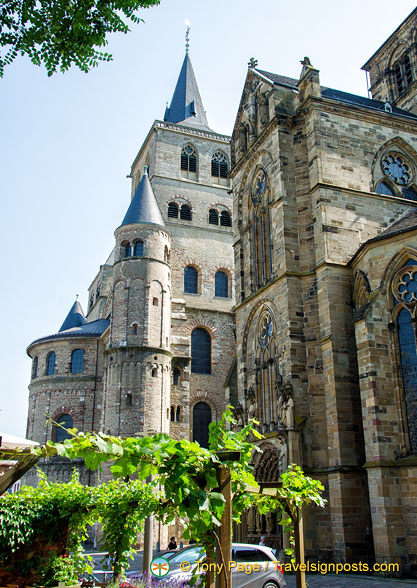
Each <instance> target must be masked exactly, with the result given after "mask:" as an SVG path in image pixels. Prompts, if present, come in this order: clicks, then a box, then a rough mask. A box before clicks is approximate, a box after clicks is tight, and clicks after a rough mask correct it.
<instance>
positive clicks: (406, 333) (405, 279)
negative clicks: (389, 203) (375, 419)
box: [392, 259, 417, 452]
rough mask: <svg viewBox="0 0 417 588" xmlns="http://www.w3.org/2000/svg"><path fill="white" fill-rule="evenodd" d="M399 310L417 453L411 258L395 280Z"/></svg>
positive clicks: (416, 278)
mask: <svg viewBox="0 0 417 588" xmlns="http://www.w3.org/2000/svg"><path fill="white" fill-rule="evenodd" d="M392 293H393V295H394V298H395V306H396V307H400V310H399V311H398V313H397V320H396V322H397V335H398V347H399V352H400V364H401V377H402V384H403V393H404V404H405V410H406V420H407V428H408V435H409V441H410V448H411V451H413V452H417V341H416V316H417V261H416V260H415V259H409V260H408V261H407V262H406V263H405V264H404V266H403V267H402V268H401V269H400V270H399V271H398V272H397V273H396V274H395V276H394V278H393V280H392Z"/></svg>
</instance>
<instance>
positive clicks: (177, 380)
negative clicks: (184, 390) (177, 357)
mask: <svg viewBox="0 0 417 588" xmlns="http://www.w3.org/2000/svg"><path fill="white" fill-rule="evenodd" d="M180 377H181V371H180V369H179V368H177V367H176V368H174V371H173V375H172V378H173V384H174V386H178V384H179V383H180Z"/></svg>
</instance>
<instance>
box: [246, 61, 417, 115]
mask: <svg viewBox="0 0 417 588" xmlns="http://www.w3.org/2000/svg"><path fill="white" fill-rule="evenodd" d="M254 71H257V72H259V73H260V74H262V75H263V76H265V77H267V78H268V79H269V80H271V82H273V83H274V84H277V85H279V86H285V87H287V88H291V89H293V90H297V84H298V81H299V80H296V79H294V78H289V77H287V76H280V75H277V74H274V73H271V72H269V71H265V70H262V69H255V70H254ZM321 95H322V97H323V98H329V99H331V100H337V101H338V102H344V103H346V104H353V105H355V106H363V107H365V108H368V109H370V110H379V111H382V112H385V102H382V101H381V100H372V99H371V98H365V96H358V95H357V94H350V93H349V92H341V91H340V90H334V89H333V88H327V87H326V86H321ZM392 114H394V115H397V116H401V117H407V118H412V119H414V120H417V115H416V114H413V113H412V112H409V111H408V110H402V109H401V108H396V107H395V106H393V108H392Z"/></svg>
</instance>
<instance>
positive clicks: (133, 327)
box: [132, 323, 138, 335]
mask: <svg viewBox="0 0 417 588" xmlns="http://www.w3.org/2000/svg"><path fill="white" fill-rule="evenodd" d="M132 333H133V334H134V335H137V334H138V325H137V324H136V323H135V324H133V325H132Z"/></svg>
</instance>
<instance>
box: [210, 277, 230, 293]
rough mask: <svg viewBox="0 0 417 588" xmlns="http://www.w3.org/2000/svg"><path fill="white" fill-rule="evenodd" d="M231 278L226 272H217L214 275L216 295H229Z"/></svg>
mask: <svg viewBox="0 0 417 588" xmlns="http://www.w3.org/2000/svg"><path fill="white" fill-rule="evenodd" d="M228 290H229V280H228V277H227V274H226V273H225V272H216V275H215V276H214V295H215V296H220V297H222V298H227V297H228V295H229V291H228Z"/></svg>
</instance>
